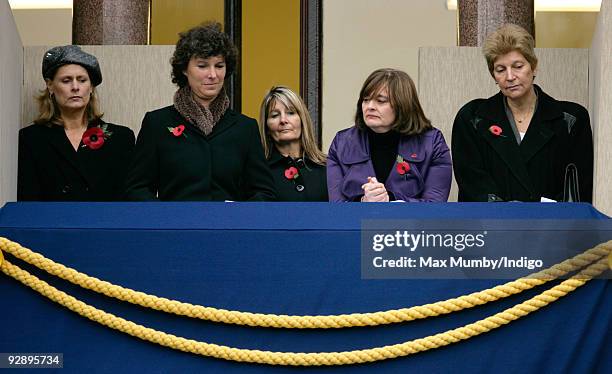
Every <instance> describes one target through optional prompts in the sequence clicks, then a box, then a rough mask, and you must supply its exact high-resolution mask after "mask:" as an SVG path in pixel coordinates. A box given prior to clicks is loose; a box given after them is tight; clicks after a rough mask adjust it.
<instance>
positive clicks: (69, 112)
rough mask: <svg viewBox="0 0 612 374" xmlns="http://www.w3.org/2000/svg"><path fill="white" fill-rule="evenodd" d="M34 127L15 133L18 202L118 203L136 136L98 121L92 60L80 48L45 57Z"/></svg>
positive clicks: (95, 69) (70, 47)
mask: <svg viewBox="0 0 612 374" xmlns="http://www.w3.org/2000/svg"><path fill="white" fill-rule="evenodd" d="M42 75H43V78H44V79H45V82H46V87H45V89H44V90H42V92H41V94H40V96H39V97H38V98H37V100H38V104H39V107H40V113H39V115H38V117H37V118H36V120H34V124H32V125H31V126H28V127H26V128H23V129H21V130H20V131H19V168H18V178H17V200H20V201H23V200H30V201H113V200H119V199H120V197H121V192H122V188H123V181H124V178H125V172H126V167H127V165H126V161H127V160H129V158H130V154H131V152H132V149H133V147H134V133H133V132H132V130H130V129H128V128H127V127H124V126H118V125H113V124H111V123H106V122H104V121H102V112H101V111H100V109H99V102H98V98H97V96H96V90H95V87H96V86H97V85H99V84H100V83H101V82H102V74H101V72H100V65H99V64H98V60H97V59H96V57H94V56H92V55H90V54H88V53H86V52H83V51H82V50H81V48H79V47H78V46H73V45H68V46H62V47H55V48H52V49H50V50H49V51H47V52H46V53H45V56H44V57H43V63H42Z"/></svg>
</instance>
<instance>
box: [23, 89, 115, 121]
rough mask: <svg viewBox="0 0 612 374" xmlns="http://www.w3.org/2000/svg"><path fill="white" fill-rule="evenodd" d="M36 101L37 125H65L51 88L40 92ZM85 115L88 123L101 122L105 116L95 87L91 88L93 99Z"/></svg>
mask: <svg viewBox="0 0 612 374" xmlns="http://www.w3.org/2000/svg"><path fill="white" fill-rule="evenodd" d="M36 101H37V102H38V117H36V119H35V120H34V123H35V124H37V125H44V124H48V123H55V124H57V125H62V126H63V125H64V121H62V113H61V111H60V109H59V106H58V105H57V102H56V101H55V96H54V95H51V92H49V88H47V87H45V89H44V90H40V94H39V95H38V96H36ZM85 114H86V116H87V123H89V122H92V121H95V120H99V119H100V118H102V116H103V115H104V113H102V111H101V110H100V101H99V100H98V95H97V94H96V88H95V87H93V86H92V87H91V97H90V98H89V103H87V108H86V109H85Z"/></svg>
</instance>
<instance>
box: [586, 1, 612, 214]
mask: <svg viewBox="0 0 612 374" xmlns="http://www.w3.org/2000/svg"><path fill="white" fill-rule="evenodd" d="M610 56H612V0H602V2H601V10H600V12H599V18H598V20H597V26H596V28H595V35H594V36H593V44H592V45H591V49H590V56H589V63H590V66H589V94H590V99H589V104H590V105H589V113H590V114H591V124H592V127H593V140H594V145H595V180H594V191H593V193H594V201H593V205H595V207H596V208H597V209H599V210H600V211H601V212H603V213H605V214H607V215H609V216H612V187H611V186H612V148H611V147H610V139H612V85H610V81H611V80H612V58H611V57H610Z"/></svg>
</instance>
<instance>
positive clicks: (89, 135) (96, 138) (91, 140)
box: [81, 124, 113, 149]
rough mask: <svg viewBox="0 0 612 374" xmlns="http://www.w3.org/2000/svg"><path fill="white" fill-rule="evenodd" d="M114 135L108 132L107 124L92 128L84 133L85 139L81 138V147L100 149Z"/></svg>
mask: <svg viewBox="0 0 612 374" xmlns="http://www.w3.org/2000/svg"><path fill="white" fill-rule="evenodd" d="M112 134H113V133H112V132H110V131H108V126H107V125H106V124H103V125H101V126H95V127H90V128H88V129H87V131H85V132H84V133H83V137H82V138H81V141H82V142H83V145H82V146H81V147H87V148H89V149H99V148H101V147H102V146H103V145H104V142H105V141H106V139H108V138H110V136H111V135H112Z"/></svg>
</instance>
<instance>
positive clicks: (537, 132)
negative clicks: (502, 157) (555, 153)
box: [520, 86, 563, 163]
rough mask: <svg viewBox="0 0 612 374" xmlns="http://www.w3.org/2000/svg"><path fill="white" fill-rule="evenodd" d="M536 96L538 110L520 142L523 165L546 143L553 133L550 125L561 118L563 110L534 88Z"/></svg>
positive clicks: (536, 87)
mask: <svg viewBox="0 0 612 374" xmlns="http://www.w3.org/2000/svg"><path fill="white" fill-rule="evenodd" d="M535 89H536V92H537V94H538V108H537V109H536V112H535V113H534V115H533V119H532V120H531V123H530V124H529V128H528V129H527V134H525V138H524V139H523V141H522V142H521V147H520V148H521V155H522V156H523V160H524V162H525V163H527V162H529V160H530V159H531V158H532V157H533V156H534V155H535V154H536V153H538V151H539V150H540V149H542V148H543V147H544V146H545V145H546V143H548V142H549V141H550V140H551V139H552V138H553V136H554V135H555V132H554V131H553V130H552V129H551V127H550V123H551V121H554V120H556V119H559V118H562V117H563V110H562V109H561V106H560V105H559V103H558V102H557V101H556V100H555V99H553V98H552V97H550V96H548V95H547V94H545V93H544V92H542V90H541V89H540V87H538V86H535Z"/></svg>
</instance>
